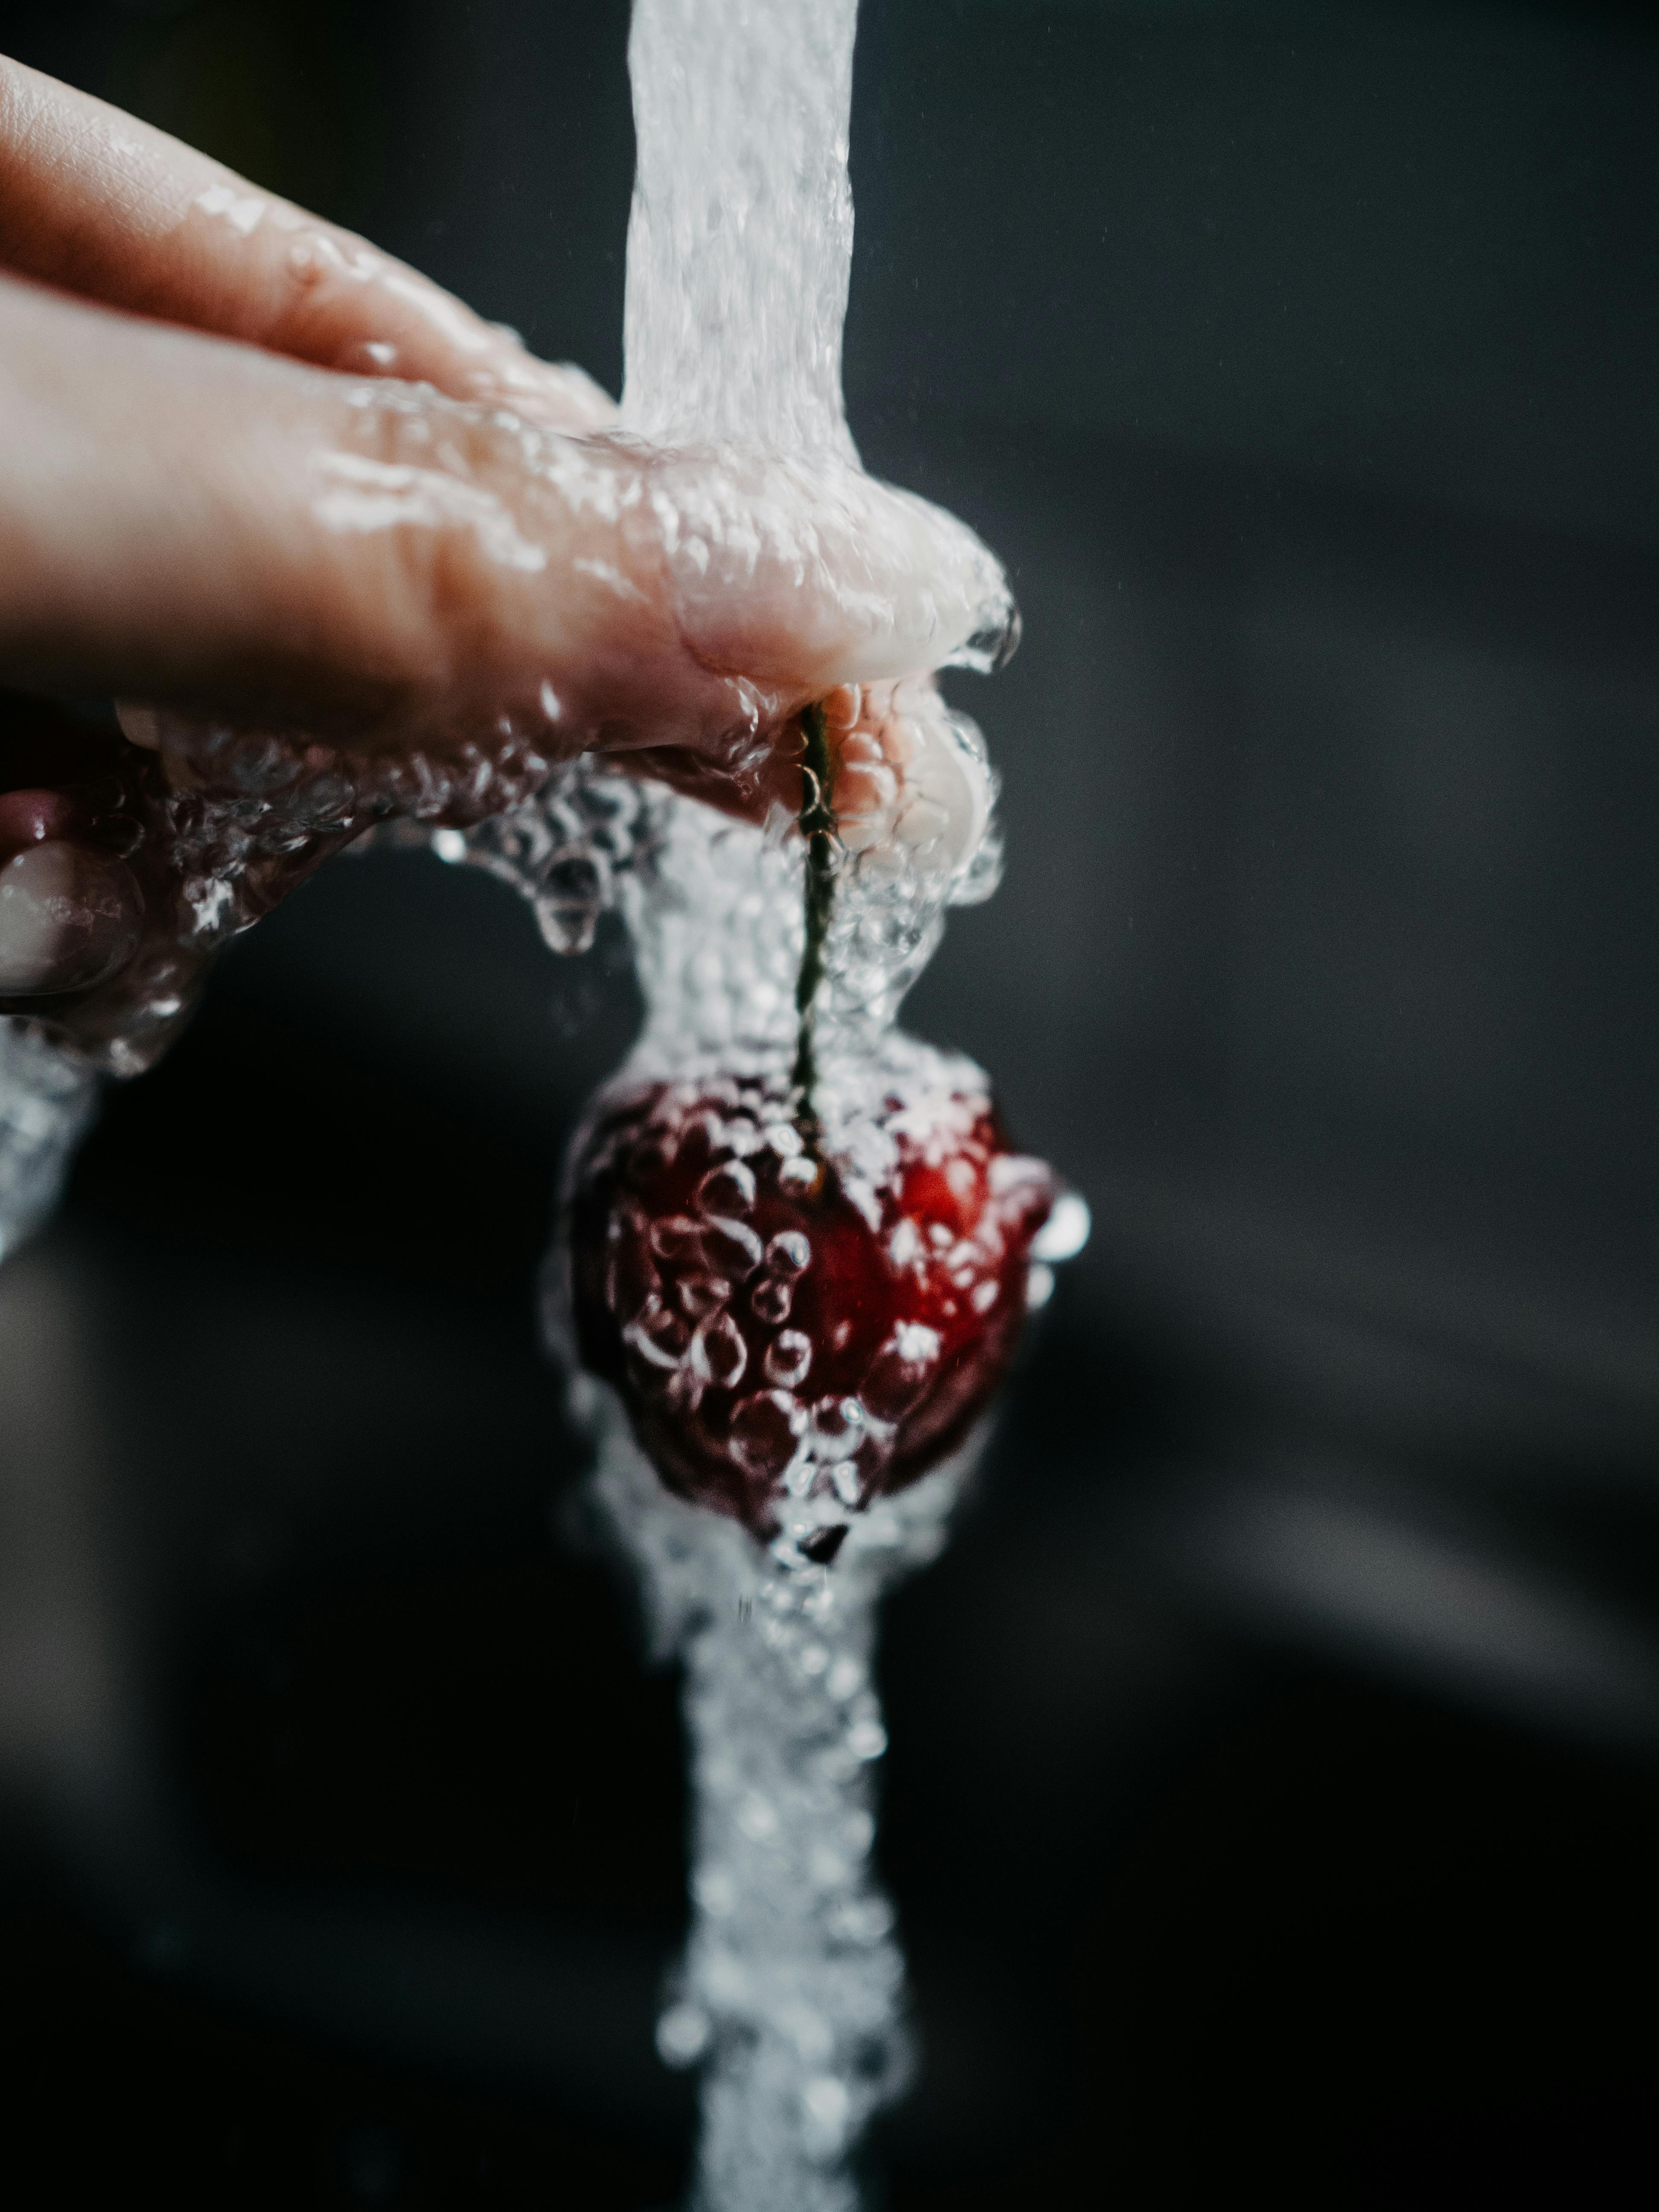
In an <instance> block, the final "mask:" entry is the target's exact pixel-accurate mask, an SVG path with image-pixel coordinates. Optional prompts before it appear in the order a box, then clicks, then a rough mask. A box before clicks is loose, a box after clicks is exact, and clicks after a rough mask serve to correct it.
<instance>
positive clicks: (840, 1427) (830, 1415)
mask: <svg viewBox="0 0 1659 2212" xmlns="http://www.w3.org/2000/svg"><path fill="white" fill-rule="evenodd" d="M863 1442H864V1408H863V1407H862V1406H861V1405H860V1403H859V1401H858V1400H857V1399H856V1398H820V1399H819V1400H818V1402H817V1405H816V1406H814V1407H813V1408H812V1456H813V1457H814V1459H817V1460H825V1461H835V1460H839V1459H851V1457H852V1456H853V1454H854V1452H855V1451H856V1450H857V1449H858V1448H859V1446H860V1444H861V1443H863Z"/></svg>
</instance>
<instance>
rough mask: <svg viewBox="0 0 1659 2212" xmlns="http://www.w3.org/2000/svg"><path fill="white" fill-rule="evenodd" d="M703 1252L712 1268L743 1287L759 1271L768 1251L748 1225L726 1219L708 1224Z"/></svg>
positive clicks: (704, 1233)
mask: <svg viewBox="0 0 1659 2212" xmlns="http://www.w3.org/2000/svg"><path fill="white" fill-rule="evenodd" d="M703 1249H704V1251H705V1252H706V1253H707V1254H708V1261H709V1264H710V1266H711V1267H718V1268H719V1270H720V1273H721V1274H722V1275H729V1276H730V1277H731V1279H732V1281H733V1282H734V1283H741V1282H743V1281H744V1279H746V1278H747V1277H748V1276H750V1275H752V1274H753V1273H754V1272H755V1270H756V1268H757V1267H759V1265H760V1263H761V1255H762V1253H763V1251H764V1249H765V1247H764V1246H763V1244H762V1243H761V1241H760V1238H759V1237H757V1236H756V1234H755V1232H754V1231H753V1230H752V1229H751V1228H750V1226H749V1225H748V1223H747V1222H746V1221H732V1220H731V1219H729V1218H726V1219H721V1220H714V1221H710V1222H709V1223H708V1225H707V1227H706V1228H705V1229H704V1231H703Z"/></svg>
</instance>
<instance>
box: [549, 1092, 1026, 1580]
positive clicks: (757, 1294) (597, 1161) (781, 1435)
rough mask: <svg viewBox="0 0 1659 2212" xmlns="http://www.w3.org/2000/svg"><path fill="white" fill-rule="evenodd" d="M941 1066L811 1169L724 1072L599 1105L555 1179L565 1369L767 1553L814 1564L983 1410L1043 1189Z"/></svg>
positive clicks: (684, 1491) (666, 1476)
mask: <svg viewBox="0 0 1659 2212" xmlns="http://www.w3.org/2000/svg"><path fill="white" fill-rule="evenodd" d="M940 1065H941V1066H942V1067H943V1068H944V1069H945V1073H943V1074H939V1075H936V1076H932V1077H927V1078H924V1079H912V1080H908V1081H906V1082H904V1083H902V1084H901V1085H898V1086H897V1087H896V1088H895V1089H894V1090H892V1091H890V1092H889V1093H887V1094H886V1095H885V1096H883V1095H882V1094H881V1093H880V1091H878V1095H877V1097H876V1099H875V1101H874V1103H872V1106H871V1108H870V1109H868V1110H867V1111H866V1112H865V1113H863V1114H861V1115H858V1116H856V1117H855V1118H854V1121H852V1122H851V1123H850V1124H848V1127H845V1128H843V1129H842V1131H841V1133H840V1135H841V1139H842V1141H841V1143H840V1146H839V1148H838V1149H837V1150H836V1152H832V1153H830V1154H829V1155H828V1156H827V1157H826V1156H823V1155H822V1154H821V1153H820V1152H819V1151H818V1149H817V1146H816V1144H815V1143H814V1142H812V1141H811V1140H809V1138H808V1137H806V1136H804V1135H803V1133H802V1130H801V1128H800V1127H798V1126H797V1123H796V1121H794V1120H793V1118H792V1116H791V1112H790V1107H789V1102H788V1099H787V1095H786V1093H785V1091H784V1089H783V1086H782V1085H777V1084H773V1085H769V1084H768V1083H767V1082H766V1081H764V1080H763V1079H759V1078H738V1077H720V1078H715V1079H708V1080H702V1081H696V1082H676V1083H655V1084H648V1085H641V1086H638V1087H635V1088H633V1089H630V1090H628V1091H624V1092H622V1093H621V1094H619V1095H613V1096H612V1097H611V1098H610V1099H609V1100H608V1101H605V1102H602V1103H601V1105H600V1107H599V1111H598V1113H597V1115H596V1116H595V1118H594V1119H593V1121H592V1122H591V1123H590V1125H589V1127H588V1130H587V1132H586V1136H585V1138H584V1139H582V1141H581V1142H580V1147H579V1150H578V1152H577V1155H576V1158H575V1161H574V1168H573V1172H572V1179H571V1195H570V1201H569V1212H568V1237H569V1255H570V1268H571V1289H572V1296H573V1304H574V1322H575V1328H576V1336H577V1342H578V1346H579V1349H580V1355H581V1358H582V1360H583V1362H584V1364H586V1366H587V1367H588V1368H589V1369H591V1370H592V1372H593V1373H595V1374H596V1375H599V1376H603V1377H604V1379H605V1381H607V1382H609V1383H613V1384H614V1385H615V1386H616V1388H617V1389H618V1390H619V1391H620V1392H621V1394H622V1396H623V1400H624V1401H625V1402H626V1404H627V1407H628V1409H629V1415H630V1417H631V1419H632V1421H633V1425H634V1429H635V1434H636V1435H637V1437H638V1438H639V1441H640V1443H641V1445H642V1447H643V1448H644V1449H645V1451H646V1452H647V1455H649V1457H650V1458H651V1460H652V1461H653V1464H654V1465H655V1467H656V1468H657V1470H658V1472H659V1474H660V1475H661V1477H662V1479H663V1480H664V1482H665V1484H666V1485H667V1486H668V1487H669V1488H670V1489H671V1490H672V1491H675V1492H678V1494H679V1495H680V1496H681V1497H683V1498H690V1499H691V1500H693V1501H694V1502H695V1503H696V1504H702V1505H706V1506H709V1507H712V1508H713V1509H714V1510H715V1511H717V1512H721V1513H726V1514H730V1515H732V1516H734V1517H735V1518H736V1519H738V1520H739V1521H742V1522H744V1524H745V1525H746V1526H747V1527H748V1528H750V1530H751V1531H752V1532H753V1533H754V1534H756V1535H757V1536H758V1537H761V1538H763V1539H766V1538H769V1537H772V1536H773V1535H774V1534H775V1533H776V1532H777V1530H778V1529H779V1528H780V1527H781V1525H782V1524H783V1522H785V1521H789V1522H792V1524H793V1523H794V1522H799V1523H800V1524H801V1525H800V1528H799V1533H798V1538H797V1541H798V1543H799V1552H800V1553H801V1555H803V1556H805V1557H808V1558H811V1559H821V1560H827V1559H829V1558H831V1557H833V1556H834V1553H835V1551H836V1548H837V1547H838V1546H839V1543H840V1541H841V1535H842V1534H844V1532H845V1528H846V1522H847V1516H848V1515H849V1514H851V1513H854V1512H856V1511H857V1510H860V1508H862V1507H863V1506H865V1505H867V1504H869V1502H870V1501H871V1499H872V1498H874V1497H876V1496H877V1495H878V1494H880V1493H882V1492H890V1491H894V1490H897V1489H900V1488H902V1486H903V1485H905V1484H906V1483H908V1482H913V1481H914V1480H915V1479H916V1477H917V1476H919V1475H921V1474H925V1473H926V1472H927V1469H928V1468H930V1467H933V1466H934V1465H935V1464H936V1463H937V1462H939V1460H940V1459H941V1458H943V1457H944V1456H945V1454H946V1453H947V1452H949V1451H950V1450H951V1449H952V1448H953V1447H954V1446H955V1445H956V1444H957V1443H959V1442H960V1441H961V1440H962V1438H963V1436H964V1434H965V1432H966V1431H967V1430H968V1428H969V1425H971V1423H972V1422H973V1420H974V1418H975V1415H976V1414H977V1413H979V1412H980V1411H981V1408H982V1407H984V1406H985V1405H986V1404H987V1401H988V1400H989V1399H990V1397H991V1395H992V1393H993V1392H994V1389H996V1386H997V1384H998V1383H999V1382H1000V1380H1001V1378H1002V1376H1003V1374H1004V1372H1005V1370H1006V1368H1007V1365H1008V1363H1009V1360H1010V1359H1011V1358H1012V1354H1013V1351H1014V1346H1015V1344H1016V1342H1017V1340H1018V1334H1019V1329H1020V1324H1021V1322H1022V1321H1023V1320H1024V1314H1025V1308H1026V1285H1027V1279H1028V1274H1029V1260H1030V1245H1031V1240H1032V1238H1033V1237H1035V1236H1036V1232H1037V1231H1038V1230H1039V1229H1040V1228H1041V1227H1042V1224H1043V1222H1044V1221H1045V1220H1046V1219H1047V1218H1048V1212H1049V1209H1050V1207H1051V1206H1052V1205H1053V1202H1054V1196H1055V1184H1054V1178H1053V1177H1052V1176H1051V1175H1050V1173H1049V1170H1048V1169H1047V1168H1046V1167H1044V1166H1043V1165H1042V1163H1041V1162H1040V1161H1037V1160H1032V1159H1027V1158H1022V1157H1021V1156H1020V1155H1018V1154H1017V1153H1015V1152H1012V1150H1011V1149H1010V1147H1009V1146H1008V1144H1007V1141H1006V1138H1005V1137H1004V1135H1003V1133H1002V1131H1001V1128H1000V1125H999V1123H998V1121H997V1119H996V1115H995V1114H994V1109H993V1108H992V1105H991V1102H990V1099H989V1097H988V1096H987V1094H986V1092H985V1091H983V1089H982V1088H981V1087H979V1086H978V1085H977V1083H976V1082H975V1080H974V1079H973V1077H972V1075H971V1074H970V1073H969V1071H968V1070H967V1066H966V1063H963V1062H949V1063H940ZM795 1509H800V1510H795ZM803 1511H805V1519H804V1520H803ZM837 1530H839V1531H840V1532H841V1534H838V1533H837Z"/></svg>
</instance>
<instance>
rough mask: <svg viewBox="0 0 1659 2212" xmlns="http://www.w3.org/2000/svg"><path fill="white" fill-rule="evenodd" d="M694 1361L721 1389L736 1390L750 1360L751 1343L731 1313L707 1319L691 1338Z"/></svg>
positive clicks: (708, 1380) (704, 1377)
mask: <svg viewBox="0 0 1659 2212" xmlns="http://www.w3.org/2000/svg"><path fill="white" fill-rule="evenodd" d="M691 1364H692V1366H693V1368H694V1369H695V1370H696V1373H697V1374H698V1376H701V1378H702V1381H703V1382H705V1383H710V1384H712V1385H713V1386H714V1389H717V1390H735V1389H737V1387H738V1383H741V1382H742V1380H743V1373H744V1368H745V1367H747V1366H748V1364H749V1346H747V1345H746V1344H745V1343H744V1340H743V1333H742V1331H741V1330H740V1329H739V1328H738V1325H737V1323H736V1322H734V1321H733V1320H732V1316H731V1315H730V1314H728V1313H720V1314H716V1315H715V1316H714V1317H713V1318H712V1319H711V1320H708V1321H706V1322H704V1323H703V1325H702V1328H700V1329H699V1330H698V1331H697V1333H696V1335H695V1336H694V1337H693V1338H692V1340H691Z"/></svg>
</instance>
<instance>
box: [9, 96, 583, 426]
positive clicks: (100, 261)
mask: <svg viewBox="0 0 1659 2212" xmlns="http://www.w3.org/2000/svg"><path fill="white" fill-rule="evenodd" d="M0 266H3V267H6V268H9V269H10V270H13V271H15V273H16V274H18V275H20V276H32V277H33V278H35V279H36V280H37V281H38V282H40V283H46V284H52V285H55V286H58V287H59V288H61V289H64V290H65V291H69V292H72V293H75V294H77V295H81V296H82V297H85V298H88V299H93V300H97V301H102V302H104V303H105V304H106V305H108V306H111V307H125V308H127V309H129V310H131V312H133V313H138V314H143V315H151V316H155V317H158V318H160V319H162V320H165V321H168V322H175V323H183V324H185V325H190V326H191V327H192V328H195V329H198V330H203V331H211V332H214V333H215V334H216V335H218V336H221V337H231V338H238V339H240V340H242V341H243V342H245V343H248V344H251V345H257V346H262V347H264V348H265V349H267V350H268V351H270V352H274V353H283V354H288V355H290V356H293V357H294V358H295V359H296V360H299V361H307V362H314V363H315V364H317V365H318V366H319V367H320V368H342V369H349V370H351V371H353V372H355V373H356V374H362V375H391V376H397V377H400V378H404V379H407V380H411V381H420V382H425V383H428V384H431V385H434V386H436V388H437V389H438V390H439V391H440V392H447V393H448V394H449V396H450V397H451V398H457V399H471V400H477V401H479V402H481V403H483V404H496V405H500V404H507V405H511V406H513V407H514V408H516V409H518V410H520V411H521V412H524V413H527V414H530V415H532V416H535V417H536V419H538V421H542V422H548V423H550V424H553V425H555V426H556V427H558V428H566V429H574V430H580V429H586V428H593V427H594V426H596V425H597V424H599V423H601V422H607V421H609V420H611V418H612V417H613V416H614V414H615V411H616V410H615V408H614V405H613V404H612V403H611V400H610V398H608V397H607V396H606V394H605V393H604V392H601V391H600V389H599V386H597V385H596V384H594V383H593V382H592V380H590V379H589V378H588V377H586V376H585V375H584V374H582V372H581V371H580V369H576V368H554V367H551V366H550V365H549V364H547V363H545V362H538V361H536V360H535V359H533V358H532V356H530V355H529V354H527V353H526V351H525V350H524V349H523V347H522V346H521V345H520V343H519V342H518V341H517V340H516V338H514V337H512V336H511V334H509V333H507V332H505V331H502V330H501V329H500V328H499V327H497V326H496V325H492V324H489V323H485V322H483V321H482V320H481V319H479V317H477V315H475V314H474V313H472V312H471V309H470V308H467V307H463V306H462V304H461V303H460V301H459V300H456V299H454V298H453V296H452V295H450V294H449V293H447V292H446V291H444V290H443V289H441V287H440V286H439V285H436V284H434V283H431V282H430V281H429V280H428V278H426V277H424V276H420V275H419V274H418V273H417V272H416V270H412V269H410V268H407V267H405V266H404V264H402V263H401V262H398V261H396V260H393V259H392V258H391V257H390V256H389V255H386V254H383V253H380V252H376V251H375V249H374V247H372V246H368V245H366V244H365V243H364V241H363V240H362V239H360V238H357V237H355V236H354V235H353V234H351V233H350V232H349V231H345V230H342V229H340V228H337V226H336V225H334V224H332V223H327V222H322V221H320V220H319V218H318V217H317V216H312V215H307V213H306V212H305V211H304V210H302V209H300V208H296V207H294V206H292V205H291V204H289V202H287V201H285V200H282V199H278V198H277V197H275V196H274V195H272V194H270V193H268V192H264V191H260V190H259V189H258V186H257V185H250V184H248V183H247V182H246V180H245V179H242V178H240V177H239V176H237V175H236V174H235V173H234V171H233V170H230V169H227V168H225V167H222V165H221V164H220V163H219V162H217V161H210V160H209V159H208V157H207V156H206V155H204V154H198V153H197V152H195V151H194V150H193V149H191V148H190V147H188V146H185V145H181V144H180V143H179V141H178V140H177V139H175V138H170V137H167V134H166V133H165V132H164V131H156V130H153V129H152V128H151V127H150V126H149V125H148V124H145V123H141V122H139V121H138V120H137V118H135V117H133V116H131V115H125V114H124V113H123V112H121V110H120V109H118V108H115V107H110V106H106V104H105V102H103V101H102V100H94V99H93V98H91V97H90V96H89V95H88V94H85V93H80V92H76V91H74V90H72V89H71V88H70V87H69V86H67V85H64V84H60V83H58V82H57V81H56V80H55V79H54V78H52V77H49V76H42V75H40V73H39V72H38V71H36V70H30V69H26V68H25V67H24V66H23V65H22V64H21V63H18V62H14V61H9V60H6V59H4V58H0Z"/></svg>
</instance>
